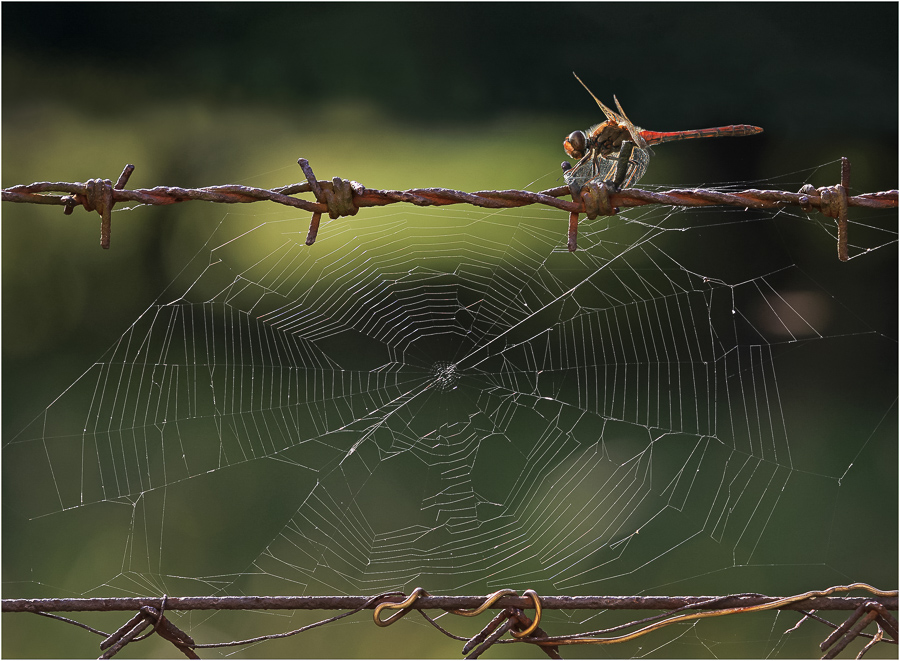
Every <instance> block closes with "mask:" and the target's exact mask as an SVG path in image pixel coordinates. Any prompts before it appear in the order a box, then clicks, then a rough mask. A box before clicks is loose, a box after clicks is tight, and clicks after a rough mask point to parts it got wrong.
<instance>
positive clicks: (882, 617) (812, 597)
mask: <svg viewBox="0 0 900 661" xmlns="http://www.w3.org/2000/svg"><path fill="white" fill-rule="evenodd" d="M850 590H865V591H867V592H869V593H870V595H873V596H867V597H852V598H851V597H834V596H832V595H833V594H834V593H835V592H848V591H850ZM897 597H898V592H897V591H896V590H879V589H876V588H874V587H872V586H871V585H868V584H866V583H853V584H850V585H838V586H834V587H830V588H827V589H825V590H813V591H809V592H805V593H802V594H797V595H793V596H790V597H768V596H764V595H760V594H733V595H726V596H721V597H539V596H538V595H537V593H536V592H535V591H533V590H526V591H525V593H524V594H523V595H522V596H521V597H520V596H517V593H515V592H514V591H513V590H508V589H505V590H498V591H497V592H494V593H493V594H491V595H488V596H487V597H445V596H434V595H431V594H429V593H428V592H427V591H426V590H425V589H423V588H421V587H419V588H416V589H415V590H414V591H413V592H412V593H411V594H410V596H408V597H407V596H406V595H404V594H403V593H399V592H388V593H382V594H379V595H375V596H369V597H337V596H336V597H167V596H163V598H162V599H158V598H145V599H140V598H130V597H129V598H110V599H4V600H3V601H2V603H3V611H5V612H33V613H37V614H38V615H49V613H47V612H46V611H54V610H55V611H76V610H77V611H100V610H103V611H113V610H126V611H127V610H132V611H133V610H137V611H138V613H137V615H135V616H134V617H132V618H131V619H130V620H129V621H128V622H127V623H126V624H125V625H124V626H122V627H120V628H119V630H118V631H116V632H115V633H114V634H112V635H108V634H105V633H103V632H101V631H97V630H94V629H91V631H93V632H94V633H96V634H99V635H101V636H103V638H104V639H105V640H104V641H103V642H102V643H101V645H100V647H101V650H104V652H103V655H102V657H101V658H111V657H112V656H113V655H114V654H116V653H117V652H118V651H120V650H121V649H122V648H123V647H124V645H126V644H128V643H129V642H137V641H138V640H142V639H143V638H146V636H141V635H140V634H141V633H142V632H143V631H144V630H146V629H148V628H150V627H151V626H152V627H153V628H152V629H151V631H150V633H157V634H158V635H160V636H162V637H163V638H165V639H166V640H168V641H169V642H171V643H172V644H174V645H175V647H176V648H177V649H178V650H179V651H181V652H182V653H183V654H184V655H185V656H187V657H188V658H198V657H197V655H196V652H195V650H198V649H201V648H213V647H233V646H238V645H247V644H251V643H256V642H261V641H264V640H273V639H277V638H286V637H289V636H294V635H296V634H299V633H301V632H304V631H308V630H309V629H312V628H315V627H319V626H322V625H325V624H329V623H331V622H334V621H336V620H339V619H341V618H344V617H347V616H349V615H353V614H354V613H358V612H360V611H362V610H364V609H374V613H373V616H374V619H375V622H376V624H378V625H379V626H387V625H389V624H392V623H393V622H395V621H397V620H398V619H400V618H401V617H403V616H404V615H405V614H406V613H408V612H410V611H412V610H416V611H419V612H420V613H421V614H422V616H423V617H425V619H426V620H427V621H428V622H430V623H431V624H432V625H433V626H435V627H436V628H437V629H438V630H439V631H441V632H442V633H444V634H445V635H448V636H450V637H451V638H454V639H456V640H461V641H465V647H464V648H463V654H468V656H467V658H478V657H479V655H481V654H482V653H483V652H484V651H486V650H487V649H488V648H489V647H490V646H492V645H494V644H500V643H504V644H510V643H526V644H532V645H538V646H539V647H541V648H542V649H543V650H544V651H545V652H546V653H547V655H548V656H549V657H550V658H553V659H557V658H560V656H559V646H560V645H579V644H582V645H583V644H594V645H597V644H600V645H603V644H615V643H618V642H625V641H628V640H634V639H636V638H639V637H641V636H643V635H645V634H647V633H650V632H652V631H656V630H659V629H661V628H663V627H666V626H669V625H672V624H676V623H680V622H688V621H694V620H698V619H702V618H710V617H720V616H725V615H733V614H738V613H751V612H758V611H763V610H773V609H790V610H797V611H799V612H800V613H802V614H803V616H804V617H803V619H802V620H801V621H800V622H798V624H797V625H795V626H794V627H793V628H792V629H790V630H789V631H793V630H796V629H797V628H798V627H799V626H800V623H802V622H803V621H805V620H807V619H815V620H818V621H820V622H823V623H825V624H826V625H828V626H830V627H832V628H833V629H835V632H834V633H833V634H832V635H830V636H829V637H828V638H827V639H826V640H825V641H824V642H823V643H822V645H821V649H822V650H823V651H825V650H827V652H826V656H827V657H829V658H830V657H831V656H834V655H836V654H837V653H838V652H840V651H841V650H843V649H844V648H845V647H846V646H847V644H849V643H850V642H851V641H852V640H854V639H855V638H857V637H862V638H867V639H869V640H870V642H869V643H867V645H866V647H865V649H864V650H863V652H865V651H867V650H868V649H870V648H871V647H872V646H874V645H875V644H877V643H879V642H885V643H895V644H896V642H897V620H896V618H894V616H893V615H892V614H891V613H890V612H889V610H896V609H897ZM530 607H533V608H534V609H535V616H534V619H533V620H532V619H530V618H528V617H527V616H526V615H525V614H524V612H523V611H524V609H525V608H530ZM167 608H168V609H169V610H179V611H185V610H200V609H205V610H213V609H215V610H230V609H241V610H245V609H246V610H250V609H254V610H255V609H292V610H294V609H329V610H344V611H345V612H343V613H340V614H338V615H335V616H333V617H329V618H327V619H324V620H321V621H319V622H315V623H313V624H309V625H305V626H303V627H300V628H299V629H295V630H293V631H288V632H283V633H276V634H267V635H263V636H259V637H256V638H251V639H247V640H232V641H228V642H221V643H196V642H194V640H193V639H192V638H191V637H190V636H189V635H188V634H186V633H185V632H183V631H181V630H180V629H179V628H178V627H177V626H175V625H174V624H172V623H171V622H169V621H168V620H167V619H166V618H165V616H164V613H165V611H166V609H167ZM488 608H496V609H501V612H500V613H498V614H497V615H496V616H495V617H494V618H493V619H492V620H491V622H490V623H488V625H487V626H485V627H484V628H483V629H482V630H481V632H479V633H478V634H476V635H475V636H474V637H471V638H467V637H461V636H457V635H455V634H452V633H450V632H449V631H447V630H445V629H444V628H442V627H441V626H439V625H438V624H437V623H436V622H435V621H434V620H433V619H432V618H430V617H428V616H427V615H426V614H425V613H424V612H423V611H424V610H425V609H442V610H445V611H448V612H449V613H451V614H457V615H464V616H473V615H477V614H480V613H482V612H484V611H486V610H487V609H488ZM548 608H552V609H576V608H583V609H591V610H598V609H645V610H651V609H652V610H660V611H665V612H663V613H660V614H658V615H652V616H650V617H645V618H643V619H638V620H634V621H632V622H628V623H625V624H620V625H616V626H614V627H611V628H608V629H603V630H599V631H589V632H583V633H579V634H568V635H563V636H551V635H548V634H547V632H545V631H544V630H543V629H541V628H540V627H539V622H540V620H541V611H542V610H543V609H548ZM385 609H391V610H395V611H397V612H396V613H395V614H393V615H392V616H391V617H389V618H387V619H385V620H382V619H381V617H380V614H381V612H382V611H383V610H385ZM466 609H474V610H466ZM810 609H816V610H853V611H854V612H853V614H852V615H851V616H850V617H849V618H848V619H847V621H846V622H845V623H844V624H842V625H840V626H838V625H834V624H832V623H830V622H828V621H827V620H823V619H822V618H821V617H819V616H816V615H813V614H812V613H809V612H807V611H808V610H810ZM686 610H694V611H696V612H694V613H685V612H684V611H686ZM51 617H56V618H58V619H63V620H64V621H67V622H70V623H72V624H77V625H79V626H84V625H81V624H80V623H78V622H75V621H74V620H69V619H68V618H59V616H51ZM872 622H874V623H875V624H876V626H877V633H875V634H869V633H864V632H863V630H864V629H865V628H866V627H867V626H868V625H869V624H871V623H872ZM635 627H638V628H637V630H634V631H632V632H630V633H620V634H619V635H615V636H612V637H610V636H609V635H608V634H610V633H618V632H622V631H623V630H626V629H634V628H635ZM506 633H509V634H510V635H511V637H510V638H503V636H504V635H505V634H506ZM886 635H888V636H890V639H888V638H885V636H886ZM598 636H601V637H598Z"/></svg>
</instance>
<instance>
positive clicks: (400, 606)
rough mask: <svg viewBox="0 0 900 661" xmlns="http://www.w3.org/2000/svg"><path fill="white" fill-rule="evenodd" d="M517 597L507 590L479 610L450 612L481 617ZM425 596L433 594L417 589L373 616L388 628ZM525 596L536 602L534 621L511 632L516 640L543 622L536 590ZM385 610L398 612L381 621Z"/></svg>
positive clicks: (382, 606)
mask: <svg viewBox="0 0 900 661" xmlns="http://www.w3.org/2000/svg"><path fill="white" fill-rule="evenodd" d="M516 595H517V593H516V591H515V590H510V589H508V588H505V589H502V590H497V591H496V592H494V593H492V594H489V595H488V596H487V597H485V600H484V602H483V603H482V604H481V605H480V606H479V607H478V608H473V609H471V610H465V609H457V610H450V611H448V612H449V613H453V614H454V615H462V616H463V617H474V616H476V615H481V613H483V612H484V611H486V610H487V609H489V608H490V607H491V606H493V605H494V604H496V603H497V602H498V601H499V600H500V599H501V598H503V597H507V596H516ZM423 596H424V597H430V596H431V594H430V593H429V592H428V591H427V590H425V588H416V589H415V590H413V591H412V594H410V595H409V597H407V598H406V599H405V600H403V601H401V602H400V603H396V602H389V601H386V602H384V603H381V604H378V606H376V607H375V612H374V614H373V616H372V617H373V619H374V620H375V624H377V625H378V626H379V627H387V626H390V625H392V624H393V623H394V622H396V621H397V620H399V619H400V618H401V617H403V616H404V615H406V614H407V613H408V612H409V611H411V610H413V608H414V604H415V602H416V601H417V600H418V599H419V597H423ZM523 596H525V597H531V600H532V601H533V602H534V621H533V622H532V623H531V625H530V626H529V627H528V628H527V629H525V630H524V631H521V632H510V633H512V635H513V636H515V637H516V638H524V637H525V636H528V635H530V634H531V633H532V632H533V631H534V630H535V629H537V628H538V625H539V624H540V621H541V598H540V597H539V596H538V594H537V592H535V591H534V590H526V591H525V593H524V595H523ZM385 609H390V610H396V611H397V612H396V613H394V614H393V615H391V616H390V617H388V618H387V619H381V612H382V611H384V610H385Z"/></svg>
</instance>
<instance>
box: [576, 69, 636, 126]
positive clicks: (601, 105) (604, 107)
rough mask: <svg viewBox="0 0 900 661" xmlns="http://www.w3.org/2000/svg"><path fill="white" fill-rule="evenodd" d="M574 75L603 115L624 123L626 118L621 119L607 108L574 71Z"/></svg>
mask: <svg viewBox="0 0 900 661" xmlns="http://www.w3.org/2000/svg"><path fill="white" fill-rule="evenodd" d="M572 75H573V76H575V80H577V81H578V82H579V83H581V86H582V87H584V89H586V90H587V93H588V94H590V95H591V96H592V97H593V99H594V101H596V102H597V105H598V106H600V110H602V111H603V114H604V115H606V119H611V120H613V121H614V122H619V123H621V122H622V120H623V119H624V118H623V117H620V116H619V115H618V113H616V112H615V111H614V110H612V109H610V108H607V107H606V105H604V103H603V102H602V101H601V100H600V99H598V98H597V97H596V96H594V93H593V92H592V91H591V89H590V88H589V87H588V86H587V85H585V84H584V81H583V80H581V78H579V77H578V74H577V73H575V72H574V71H573V72H572ZM626 121H627V120H626Z"/></svg>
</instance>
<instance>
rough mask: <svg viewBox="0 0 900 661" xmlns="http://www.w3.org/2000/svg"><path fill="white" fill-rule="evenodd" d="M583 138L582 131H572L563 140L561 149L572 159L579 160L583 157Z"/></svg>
mask: <svg viewBox="0 0 900 661" xmlns="http://www.w3.org/2000/svg"><path fill="white" fill-rule="evenodd" d="M584 145H585V137H584V131H572V132H571V133H570V134H569V137H567V138H566V139H565V140H563V148H564V149H565V150H566V153H567V154H568V155H569V156H571V157H572V158H581V157H582V156H584Z"/></svg>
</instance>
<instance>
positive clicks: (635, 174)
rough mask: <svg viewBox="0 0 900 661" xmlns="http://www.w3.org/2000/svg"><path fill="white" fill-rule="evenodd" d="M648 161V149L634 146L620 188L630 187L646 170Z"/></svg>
mask: <svg viewBox="0 0 900 661" xmlns="http://www.w3.org/2000/svg"><path fill="white" fill-rule="evenodd" d="M649 163H650V150H649V149H641V148H640V147H635V148H634V150H633V151H632V152H631V158H630V159H629V162H628V172H627V174H626V175H625V181H623V182H622V188H631V187H632V186H634V185H635V184H636V183H637V182H638V181H639V180H640V178H641V177H643V176H644V174H645V173H646V172H647V165H649Z"/></svg>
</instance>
